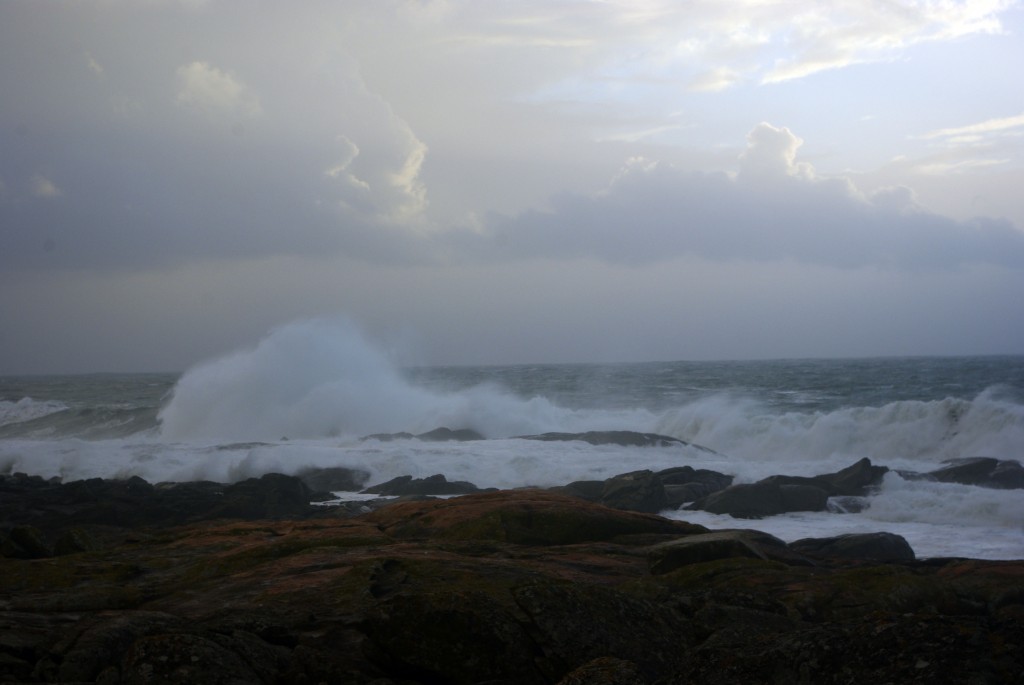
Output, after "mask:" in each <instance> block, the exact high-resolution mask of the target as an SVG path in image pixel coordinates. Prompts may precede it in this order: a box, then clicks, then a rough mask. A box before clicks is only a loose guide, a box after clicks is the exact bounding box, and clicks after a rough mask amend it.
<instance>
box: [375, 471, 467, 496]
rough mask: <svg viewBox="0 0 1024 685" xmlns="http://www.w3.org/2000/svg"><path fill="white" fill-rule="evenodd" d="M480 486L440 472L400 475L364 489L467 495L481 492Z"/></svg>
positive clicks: (395, 493)
mask: <svg viewBox="0 0 1024 685" xmlns="http://www.w3.org/2000/svg"><path fill="white" fill-rule="evenodd" d="M479 490H480V488H478V487H477V486H475V485H473V484H472V483H468V482H466V481H461V480H457V481H449V480H448V479H447V478H445V477H444V476H443V475H442V474H440V473H438V474H435V475H433V476H427V477H426V478H413V477H412V476H398V477H397V478H392V479H391V480H389V481H387V482H386V483H380V484H378V485H374V486H371V487H368V488H366V489H365V490H363V493H364V494H370V495H384V496H400V495H467V494H469V493H471V492H479Z"/></svg>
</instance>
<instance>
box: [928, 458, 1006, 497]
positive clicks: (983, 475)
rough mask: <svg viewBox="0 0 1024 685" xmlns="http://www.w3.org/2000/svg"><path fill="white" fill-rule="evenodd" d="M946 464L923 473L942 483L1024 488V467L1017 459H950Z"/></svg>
mask: <svg viewBox="0 0 1024 685" xmlns="http://www.w3.org/2000/svg"><path fill="white" fill-rule="evenodd" d="M944 463H945V464H947V465H946V466H944V467H942V468H940V469H936V470H934V471H929V472H928V473H926V474H924V475H925V477H927V478H929V479H931V480H937V481H939V482H942V483H961V484H963V485H978V486H981V487H986V488H999V489H1004V490H1011V489H1012V490H1015V489H1020V488H1024V467H1022V466H1021V464H1020V462H1019V461H1015V460H1008V459H1007V460H1000V459H995V458H994V457H967V458H964V459H951V460H949V461H947V462H944Z"/></svg>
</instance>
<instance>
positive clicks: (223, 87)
mask: <svg viewBox="0 0 1024 685" xmlns="http://www.w3.org/2000/svg"><path fill="white" fill-rule="evenodd" d="M177 79H178V93H177V98H176V99H177V102H178V104H180V105H186V106H190V107H197V108H200V109H206V110H215V111H216V110H220V111H230V112H234V113H238V114H244V115H247V116H255V115H258V114H259V113H260V111H261V107H260V102H259V100H258V99H257V98H256V96H255V95H254V94H253V93H252V92H251V91H250V89H249V88H248V87H247V86H246V85H245V84H244V83H242V82H241V81H239V80H238V79H237V78H236V77H235V76H233V75H231V74H229V73H227V72H225V71H222V70H220V69H218V68H216V67H214V66H211V65H210V64H208V63H206V62H192V63H190V64H187V65H185V66H182V67H179V68H178V71H177Z"/></svg>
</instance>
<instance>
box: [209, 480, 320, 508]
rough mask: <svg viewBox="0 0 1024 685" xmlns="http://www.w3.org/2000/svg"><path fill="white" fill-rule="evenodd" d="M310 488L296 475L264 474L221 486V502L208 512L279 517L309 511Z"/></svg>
mask: <svg viewBox="0 0 1024 685" xmlns="http://www.w3.org/2000/svg"><path fill="white" fill-rule="evenodd" d="M312 494H313V493H312V490H310V489H309V487H308V486H307V485H306V484H305V483H303V482H302V480H301V479H299V478H297V477H295V476H286V475H284V474H281V473H267V474H264V475H262V476H260V477H259V478H249V479H247V480H243V481H241V482H238V483H234V484H233V485H229V486H228V487H226V488H224V495H223V500H224V501H223V503H222V504H221V505H219V506H217V507H215V508H214V509H213V510H212V511H211V512H210V513H209V514H208V515H209V516H211V517H216V518H243V519H256V518H281V517H284V516H300V515H302V514H305V513H308V511H309V501H310V497H311V495H312Z"/></svg>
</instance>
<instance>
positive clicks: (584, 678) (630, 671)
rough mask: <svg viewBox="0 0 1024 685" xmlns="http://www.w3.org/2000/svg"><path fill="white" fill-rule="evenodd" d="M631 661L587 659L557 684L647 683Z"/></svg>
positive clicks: (607, 684)
mask: <svg viewBox="0 0 1024 685" xmlns="http://www.w3.org/2000/svg"><path fill="white" fill-rule="evenodd" d="M647 683H648V680H647V679H646V678H644V677H643V675H642V674H641V673H640V669H639V668H637V666H636V664H634V663H633V662H632V661H626V660H625V659H618V658H616V657H613V656H602V657H598V658H597V659H594V660H593V661H588V662H587V663H585V664H583V665H582V666H580V667H579V668H577V669H576V670H574V671H573V672H572V673H569V674H568V675H566V676H565V677H564V678H562V679H561V680H559V681H558V685H647Z"/></svg>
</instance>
